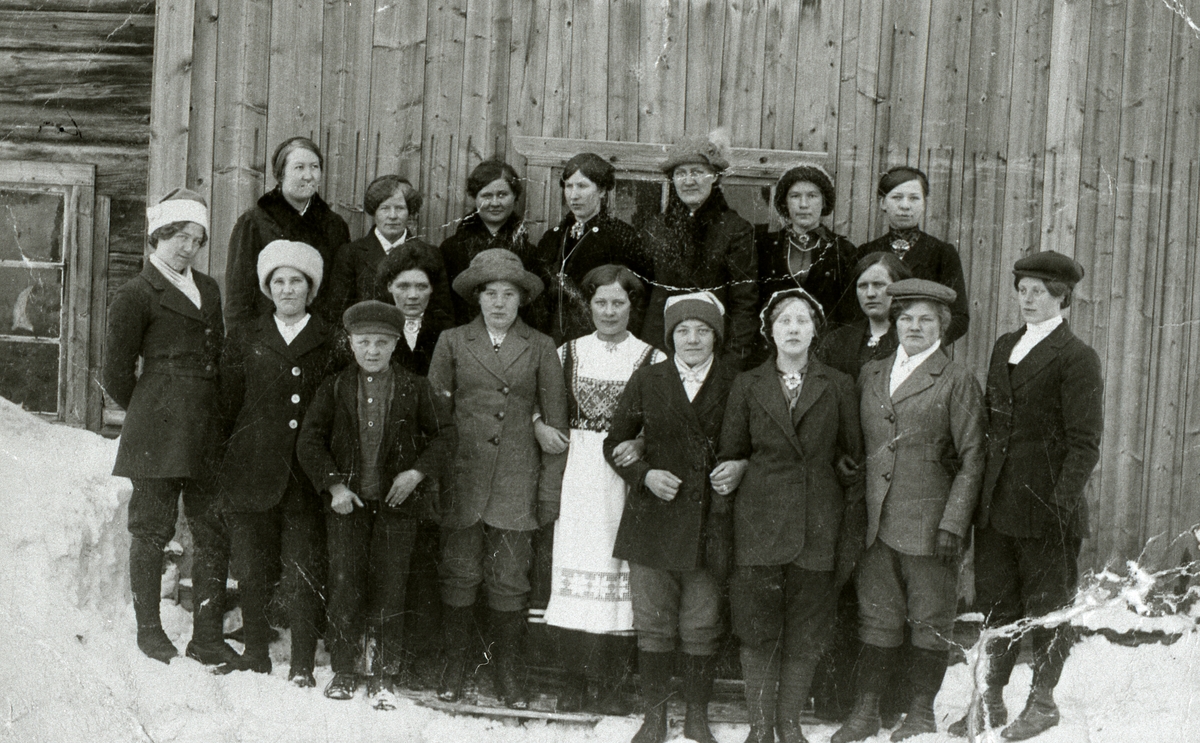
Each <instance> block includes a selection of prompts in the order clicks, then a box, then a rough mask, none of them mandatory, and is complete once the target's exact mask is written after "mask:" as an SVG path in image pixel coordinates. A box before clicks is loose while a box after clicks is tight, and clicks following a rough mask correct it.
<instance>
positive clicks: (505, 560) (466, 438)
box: [429, 248, 568, 709]
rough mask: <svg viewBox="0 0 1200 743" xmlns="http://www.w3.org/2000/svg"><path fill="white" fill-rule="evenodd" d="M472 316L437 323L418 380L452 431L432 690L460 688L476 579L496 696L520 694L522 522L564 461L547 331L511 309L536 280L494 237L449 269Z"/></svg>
mask: <svg viewBox="0 0 1200 743" xmlns="http://www.w3.org/2000/svg"><path fill="white" fill-rule="evenodd" d="M454 291H455V292H456V293H458V294H459V296H462V297H464V298H474V300H475V303H476V304H478V305H479V306H480V309H481V312H480V315H479V316H478V317H476V318H475V319H474V320H472V321H471V322H469V323H468V324H466V325H462V326H459V327H457V328H453V329H450V330H447V331H444V332H443V333H442V335H441V337H440V338H439V339H438V343H437V347H436V348H435V349H434V351H433V360H432V361H431V362H430V365H429V383H430V384H431V385H432V387H433V390H434V392H435V393H436V394H438V395H441V396H443V397H444V398H445V400H446V401H447V402H448V404H449V406H450V408H451V410H452V413H453V416H454V425H455V429H456V430H457V431H458V447H457V450H456V453H455V458H454V464H453V473H452V477H453V482H452V483H450V485H449V487H448V488H447V490H446V493H445V496H444V499H443V500H444V502H443V503H442V506H441V519H442V530H443V538H442V567H441V573H442V602H443V604H444V606H443V611H442V614H443V616H444V617H445V628H446V645H447V648H448V660H447V665H446V671H445V673H444V675H443V677H442V683H441V688H440V689H439V693H438V695H439V696H440V697H441V698H442V699H443V700H446V701H456V700H457V699H458V698H459V696H460V695H461V693H462V684H463V673H464V671H465V663H466V659H467V650H468V648H469V647H470V644H471V638H472V637H473V636H474V634H475V633H474V631H473V629H472V624H473V621H472V607H473V606H474V605H475V599H476V596H477V594H478V592H479V588H480V586H481V585H482V586H484V587H485V588H486V590H487V600H488V607H489V609H490V614H491V617H490V621H491V629H492V632H493V635H494V639H495V645H494V649H495V653H494V655H493V660H494V666H495V671H496V682H497V687H498V689H499V692H500V697H501V698H502V699H503V700H504V702H505V703H506V704H507V705H508V706H510V707H513V708H516V709H524V708H526V707H528V706H529V698H528V696H527V695H526V692H525V689H524V684H523V683H522V682H521V680H520V677H519V674H518V673H517V664H518V663H519V662H520V659H519V652H518V649H519V646H520V641H521V631H522V629H523V627H524V624H525V613H524V612H525V606H526V603H527V602H528V599H529V591H530V584H529V568H530V565H531V560H532V534H533V532H534V531H535V530H536V529H537V528H539V527H541V526H545V525H547V524H550V523H552V522H553V521H554V520H555V519H557V518H558V506H559V496H560V490H561V487H562V474H563V466H564V464H565V463H566V456H565V451H566V442H567V439H566V433H567V430H568V429H567V395H566V388H565V384H564V380H563V373H562V364H561V362H559V360H558V352H557V350H556V349H555V347H554V341H552V340H550V338H549V337H547V336H545V335H543V334H541V333H539V332H537V331H536V330H534V329H533V328H531V327H529V326H528V325H526V324H525V323H524V322H523V321H522V320H521V319H520V318H519V317H518V316H517V311H518V308H519V307H520V305H522V304H528V303H529V302H530V301H532V300H533V299H535V298H536V297H537V295H538V294H539V293H540V292H541V291H542V282H541V279H539V278H538V277H537V276H536V275H534V274H532V273H530V272H529V271H526V270H525V269H524V267H523V266H522V264H521V259H520V258H519V257H518V256H517V255H516V254H515V253H513V252H511V251H508V250H503V249H500V248H497V249H493V250H487V251H484V252H482V253H480V254H479V255H477V256H475V258H474V260H472V261H471V265H470V266H469V267H468V268H467V270H466V271H463V272H462V273H461V274H459V275H458V276H457V277H456V278H455V280H454Z"/></svg>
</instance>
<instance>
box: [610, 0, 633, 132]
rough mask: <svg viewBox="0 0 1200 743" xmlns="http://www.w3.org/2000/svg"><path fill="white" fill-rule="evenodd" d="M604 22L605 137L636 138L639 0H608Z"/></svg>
mask: <svg viewBox="0 0 1200 743" xmlns="http://www.w3.org/2000/svg"><path fill="white" fill-rule="evenodd" d="M610 13H611V15H610V18H609V25H608V50H607V53H608V65H607V67H608V71H607V74H608V122H607V131H608V136H607V138H608V139H611V140H615V141H617V142H636V141H638V130H637V125H638V105H637V104H638V75H637V60H638V59H640V58H641V57H640V47H639V42H640V41H641V34H640V33H639V31H640V29H641V25H642V22H641V3H639V2H637V0H612V7H611V10H610Z"/></svg>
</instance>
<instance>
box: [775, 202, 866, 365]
mask: <svg viewBox="0 0 1200 743" xmlns="http://www.w3.org/2000/svg"><path fill="white" fill-rule="evenodd" d="M788 234H789V231H788V230H787V229H782V230H779V231H778V232H767V228H766V225H761V226H759V227H756V228H755V235H754V237H755V244H756V245H757V249H758V297H759V305H760V306H761V305H763V304H766V301H767V300H768V299H770V298H771V295H772V294H774V293H775V292H777V291H782V290H783V289H795V288H796V286H797V285H799V286H801V287H803V288H804V290H805V291H807V292H808V293H809V294H811V295H813V297H815V298H816V300H817V301H818V302H820V303H821V308H822V309H823V310H825V320H826V322H828V323H831V324H833V325H845V324H846V323H849V322H853V321H854V320H857V319H858V318H861V317H862V310H861V309H860V308H859V306H858V295H857V294H856V293H855V291H854V264H855V262H856V261H857V260H858V250H857V248H855V247H854V243H852V242H850V241H849V240H847V239H846V238H844V237H842V236H841V235H838V234H835V233H834V232H833V231H832V230H830V229H829V228H828V227H826V226H825V225H819V226H818V227H817V228H816V229H815V230H812V231H810V232H809V233H808V234H809V237H810V239H811V240H812V242H811V243H810V244H811V245H813V246H814V247H813V250H812V253H813V263H812V266H811V267H810V268H809V270H808V274H807V275H806V276H805V277H804V279H803V280H801V281H799V282H797V280H796V279H795V278H793V276H792V272H791V269H789V268H788ZM764 358H765V357H764Z"/></svg>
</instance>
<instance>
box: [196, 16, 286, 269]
mask: <svg viewBox="0 0 1200 743" xmlns="http://www.w3.org/2000/svg"><path fill="white" fill-rule="evenodd" d="M270 28H271V5H270V3H269V2H265V0H247V1H246V2H241V3H234V4H232V5H228V6H226V7H225V8H224V9H223V10H222V12H221V15H220V17H219V18H218V19H217V35H218V39H219V47H218V49H217V69H218V71H219V73H220V74H219V75H218V77H217V91H216V93H217V105H216V133H215V135H214V139H213V180H212V184H213V191H212V194H213V198H212V204H211V211H210V222H211V225H210V226H211V228H212V230H211V231H212V235H211V236H210V239H209V244H210V245H211V246H212V257H211V259H210V260H209V265H210V266H211V267H212V275H213V278H216V279H217V280H218V281H223V279H224V277H225V257H226V256H225V252H226V251H227V248H228V243H229V233H230V232H232V231H233V224H234V222H235V221H236V220H237V218H238V215H240V214H241V213H242V212H243V211H245V210H246V209H248V208H250V207H251V206H253V205H254V202H255V201H256V200H257V199H258V197H259V196H261V195H262V193H263V191H264V190H265V189H264V186H265V181H266V178H265V176H264V168H265V163H266V158H267V157H268V156H269V154H270V153H269V152H267V151H266V150H267V144H266V142H265V141H264V140H265V139H266V133H267V132H266V130H267V126H266V125H267V121H266V118H267V117H266V111H267V74H264V70H267V69H268V67H267V57H268V49H267V45H266V44H263V39H264V38H268V36H269V33H270Z"/></svg>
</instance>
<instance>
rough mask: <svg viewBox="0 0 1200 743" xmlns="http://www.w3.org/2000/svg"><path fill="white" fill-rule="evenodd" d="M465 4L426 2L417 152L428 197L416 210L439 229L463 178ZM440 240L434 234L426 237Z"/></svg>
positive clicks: (452, 216)
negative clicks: (461, 130) (455, 186)
mask: <svg viewBox="0 0 1200 743" xmlns="http://www.w3.org/2000/svg"><path fill="white" fill-rule="evenodd" d="M466 27H467V4H466V0H430V3H429V20H428V43H427V50H428V51H427V53H428V58H427V62H426V64H425V92H426V95H425V110H424V125H423V126H422V129H421V153H422V154H423V155H424V156H425V158H426V159H425V165H424V167H423V168H422V171H421V172H422V176H421V180H422V183H423V184H424V185H423V187H424V188H425V189H426V193H427V194H428V195H429V199H428V200H427V201H426V202H425V206H424V207H423V208H422V211H426V210H427V214H426V217H425V224H426V225H427V226H432V225H444V224H447V223H448V222H450V221H451V220H453V219H456V218H457V217H458V216H459V215H458V214H456V213H455V211H456V207H457V204H459V203H461V201H460V200H461V198H462V197H461V195H459V194H457V193H454V192H453V191H452V188H453V184H454V183H456V182H459V183H461V182H462V181H461V180H459V179H465V178H466V172H465V170H464V163H463V162H462V153H463V152H464V151H465V148H464V147H463V146H462V145H461V143H460V142H459V141H458V132H459V122H460V120H461V115H462V100H463V89H462V85H463V69H464V63H465V46H466V40H465V37H466V30H467V28H466ZM427 234H429V235H430V237H431V238H440V237H441V236H440V235H437V233H436V232H430V233H427Z"/></svg>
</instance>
